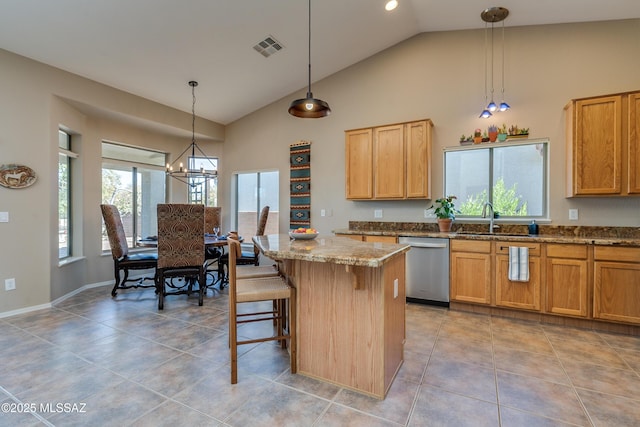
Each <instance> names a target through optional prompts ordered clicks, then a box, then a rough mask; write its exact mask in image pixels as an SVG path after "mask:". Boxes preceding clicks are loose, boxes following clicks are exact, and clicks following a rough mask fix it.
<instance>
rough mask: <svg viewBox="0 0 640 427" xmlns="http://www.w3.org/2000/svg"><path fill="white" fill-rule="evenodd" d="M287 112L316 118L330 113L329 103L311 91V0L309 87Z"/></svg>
mask: <svg viewBox="0 0 640 427" xmlns="http://www.w3.org/2000/svg"><path fill="white" fill-rule="evenodd" d="M289 114H291V115H292V116H296V117H301V118H305V119H317V118H320V117H326V116H328V115H329V114H331V108H329V104H327V103H326V102H324V101H323V100H321V99H316V98H314V97H313V94H312V93H311V0H309V87H308V90H307V97H306V98H302V99H296V100H295V101H293V102H292V103H291V105H290V106H289Z"/></svg>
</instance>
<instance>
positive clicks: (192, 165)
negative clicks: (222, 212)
mask: <svg viewBox="0 0 640 427" xmlns="http://www.w3.org/2000/svg"><path fill="white" fill-rule="evenodd" d="M189 169H204V170H216V171H217V170H218V159H217V158H208V157H189ZM188 187H189V203H197V204H202V205H205V206H218V180H217V179H204V178H189V186H188Z"/></svg>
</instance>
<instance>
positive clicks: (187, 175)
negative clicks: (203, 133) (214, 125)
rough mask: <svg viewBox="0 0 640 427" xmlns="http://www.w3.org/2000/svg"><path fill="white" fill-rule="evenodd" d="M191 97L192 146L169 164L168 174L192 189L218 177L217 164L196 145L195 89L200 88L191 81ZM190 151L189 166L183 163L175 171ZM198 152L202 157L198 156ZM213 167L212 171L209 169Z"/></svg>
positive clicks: (196, 83)
mask: <svg viewBox="0 0 640 427" xmlns="http://www.w3.org/2000/svg"><path fill="white" fill-rule="evenodd" d="M189 86H191V97H192V99H193V102H192V103H191V144H190V145H189V146H188V147H187V148H186V149H185V150H184V151H183V152H182V153H180V155H179V156H178V157H177V158H176V160H174V161H173V163H171V164H169V163H167V169H166V174H167V175H169V176H170V177H172V178H175V179H177V180H178V181H180V182H184V183H185V184H187V185H189V186H190V187H197V186H198V185H202V184H204V183H205V182H206V181H207V180H209V179H216V178H217V177H218V168H217V162H214V161H213V160H212V159H210V158H209V157H207V155H206V154H204V152H203V151H202V150H201V149H200V147H198V144H196V93H195V88H196V86H198V82H196V81H193V80H192V81H190V82H189ZM189 150H191V156H189V157H188V158H187V166H186V167H185V166H184V164H183V163H182V162H180V165H179V166H178V168H177V170H174V169H173V167H174V165H175V164H176V163H177V162H178V161H179V160H180V159H181V158H182V156H184V155H185V154H186V153H187V152H188V151H189ZM196 150H198V153H199V154H201V156H196ZM209 166H211V169H207V167H209Z"/></svg>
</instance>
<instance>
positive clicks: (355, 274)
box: [253, 234, 409, 399]
mask: <svg viewBox="0 0 640 427" xmlns="http://www.w3.org/2000/svg"><path fill="white" fill-rule="evenodd" d="M253 241H254V242H255V243H256V245H258V247H259V248H260V251H261V252H262V253H263V254H264V255H265V256H267V257H269V258H271V259H273V260H276V261H278V262H280V263H281V266H282V270H283V272H284V274H285V275H286V276H287V277H288V279H289V281H290V282H291V284H292V285H293V286H295V288H296V294H297V299H296V302H297V313H298V317H297V322H296V323H297V331H296V332H297V334H298V349H297V350H298V351H297V354H298V373H299V374H303V375H307V376H309V377H313V378H317V379H320V380H323V381H328V382H330V383H333V384H336V385H339V386H342V387H345V388H349V389H351V390H356V391H359V392H361V393H365V394H367V395H370V396H374V397H377V398H379V399H384V397H385V396H386V394H387V391H388V390H389V387H390V386H391V383H392V382H393V379H394V378H395V376H396V374H397V372H398V369H400V366H401V365H402V362H403V347H404V340H405V253H406V252H407V251H408V250H409V246H408V245H398V244H389V243H369V242H357V241H354V240H351V239H348V238H345V237H334V236H322V235H320V236H318V237H317V238H316V239H314V240H291V239H290V237H289V236H288V235H286V234H277V235H268V236H255V237H254V238H253Z"/></svg>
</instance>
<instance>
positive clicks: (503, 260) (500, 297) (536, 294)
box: [496, 242, 542, 311]
mask: <svg viewBox="0 0 640 427" xmlns="http://www.w3.org/2000/svg"><path fill="white" fill-rule="evenodd" d="M509 246H518V247H521V246H526V247H528V248H529V280H528V281H526V282H513V281H511V280H509ZM540 280H541V274H540V244H539V243H522V242H496V306H499V307H509V308H519V309H525V310H535V311H540V308H541V305H540V299H541V289H542V288H541V284H540Z"/></svg>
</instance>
